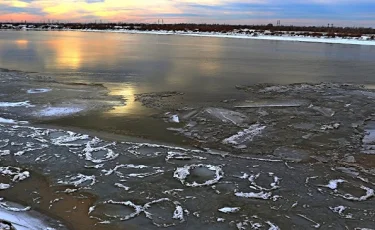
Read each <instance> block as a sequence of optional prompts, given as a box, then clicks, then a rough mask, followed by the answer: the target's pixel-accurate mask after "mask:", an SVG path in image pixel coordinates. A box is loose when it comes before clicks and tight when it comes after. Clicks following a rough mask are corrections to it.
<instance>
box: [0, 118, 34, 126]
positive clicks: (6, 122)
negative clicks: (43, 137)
mask: <svg viewBox="0 0 375 230" xmlns="http://www.w3.org/2000/svg"><path fill="white" fill-rule="evenodd" d="M0 123H4V124H28V123H29V122H28V121H16V120H13V119H7V118H2V117H0Z"/></svg>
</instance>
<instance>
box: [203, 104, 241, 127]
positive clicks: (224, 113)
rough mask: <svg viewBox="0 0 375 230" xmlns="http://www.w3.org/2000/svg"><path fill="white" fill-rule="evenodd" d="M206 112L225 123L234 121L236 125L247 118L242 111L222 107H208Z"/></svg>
mask: <svg viewBox="0 0 375 230" xmlns="http://www.w3.org/2000/svg"><path fill="white" fill-rule="evenodd" d="M205 112H206V113H208V114H210V115H211V116H213V117H215V118H217V119H219V120H220V121H222V122H224V123H232V124H234V125H240V124H242V123H243V122H244V121H245V119H246V116H245V115H244V114H242V113H239V112H235V111H231V110H227V109H222V108H207V109H206V110H205Z"/></svg>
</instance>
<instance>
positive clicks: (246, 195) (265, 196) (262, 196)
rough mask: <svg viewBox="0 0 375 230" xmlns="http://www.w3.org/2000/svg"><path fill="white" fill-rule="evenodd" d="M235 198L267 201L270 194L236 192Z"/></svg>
mask: <svg viewBox="0 0 375 230" xmlns="http://www.w3.org/2000/svg"><path fill="white" fill-rule="evenodd" d="M234 195H235V196H237V197H244V198H254V199H261V200H269V199H270V198H271V197H272V193H271V192H263V191H262V192H258V193H256V192H236V193H234Z"/></svg>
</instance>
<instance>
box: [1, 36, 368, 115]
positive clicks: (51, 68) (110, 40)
mask: <svg viewBox="0 0 375 230" xmlns="http://www.w3.org/2000/svg"><path fill="white" fill-rule="evenodd" d="M374 51H375V47H372V46H355V45H331V44H313V43H299V42H280V41H259V40H244V39H220V38H208V37H198V38H197V37H186V36H161V35H139V34H138V35H134V34H133V35H131V34H115V33H91V32H87V33H84V32H27V31H17V32H16V31H13V32H10V31H8V32H5V31H2V32H1V33H0V68H8V69H16V70H23V71H35V72H44V73H48V74H54V75H56V76H57V77H59V78H64V79H69V80H72V79H73V80H75V81H85V82H104V83H107V84H108V83H110V84H112V85H113V87H111V90H112V92H111V94H114V95H122V96H123V97H124V98H126V99H127V106H126V107H118V108H116V109H115V110H113V111H111V113H112V114H121V113H129V111H132V110H135V109H136V108H137V106H136V103H134V102H133V101H134V100H133V99H134V94H135V93H142V92H145V91H165V90H177V91H184V92H192V93H194V94H195V95H198V94H199V95H200V97H202V98H203V97H210V98H214V97H216V96H222V95H223V92H225V93H227V94H228V93H229V92H233V91H234V86H235V85H239V84H254V83H282V84H287V83H296V82H322V81H345V82H358V83H375V79H373V78H372V75H373V73H374V72H375V66H374V65H373V63H375V52H374Z"/></svg>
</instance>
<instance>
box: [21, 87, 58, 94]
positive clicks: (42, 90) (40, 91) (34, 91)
mask: <svg viewBox="0 0 375 230" xmlns="http://www.w3.org/2000/svg"><path fill="white" fill-rule="evenodd" d="M50 91H52V89H43V88H40V89H29V90H27V91H26V92H27V93H29V94H37V93H47V92H50Z"/></svg>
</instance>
